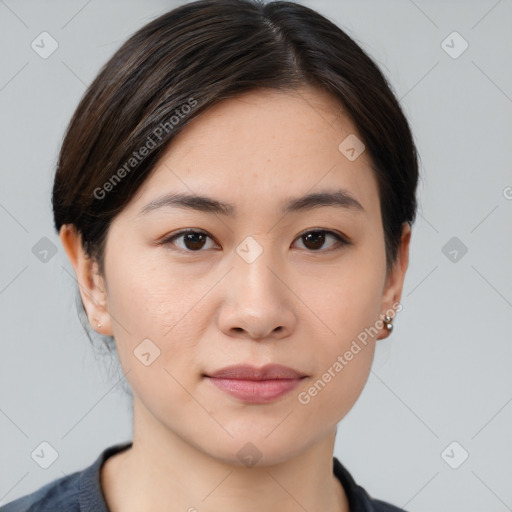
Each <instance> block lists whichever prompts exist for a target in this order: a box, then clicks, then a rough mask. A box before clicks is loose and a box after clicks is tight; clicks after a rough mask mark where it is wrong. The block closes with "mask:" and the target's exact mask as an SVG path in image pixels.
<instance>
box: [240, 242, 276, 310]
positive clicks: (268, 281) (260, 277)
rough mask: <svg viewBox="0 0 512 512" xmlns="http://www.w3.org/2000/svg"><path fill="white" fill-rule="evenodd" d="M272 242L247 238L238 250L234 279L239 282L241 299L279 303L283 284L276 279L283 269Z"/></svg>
mask: <svg viewBox="0 0 512 512" xmlns="http://www.w3.org/2000/svg"><path fill="white" fill-rule="evenodd" d="M270 244H271V242H270V241H269V242H268V243H265V242H264V241H262V240H261V239H260V240H259V241H258V240H256V239H255V238H254V237H251V236H249V237H247V238H245V239H244V240H243V241H242V242H241V243H240V244H239V245H238V246H237V248H236V255H234V261H233V265H234V268H233V271H232V273H233V278H234V279H235V280H236V281H237V291H238V292H240V293H241V295H240V298H242V296H245V299H248V300H250V299H251V297H253V298H254V299H255V300H261V299H265V300H266V301H268V302H272V301H274V302H275V301H277V300H278V299H280V298H281V296H282V290H281V289H280V288H281V287H282V283H280V282H279V279H277V278H276V274H278V275H279V269H280V268H282V266H281V263H280V262H279V261H278V259H277V257H276V255H275V251H273V249H272V247H271V246H270Z"/></svg>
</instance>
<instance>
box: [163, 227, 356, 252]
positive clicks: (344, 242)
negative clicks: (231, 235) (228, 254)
mask: <svg viewBox="0 0 512 512" xmlns="http://www.w3.org/2000/svg"><path fill="white" fill-rule="evenodd" d="M190 233H191V234H199V235H205V236H207V237H208V238H210V239H211V240H213V238H212V237H211V236H210V235H209V234H208V233H207V232H206V231H203V230H200V229H185V230H182V231H179V232H178V233H174V234H173V235H171V236H169V237H167V238H165V239H164V240H162V242H161V245H171V244H172V242H174V240H176V239H178V238H180V237H183V236H184V235H187V234H190ZM310 233H323V234H327V235H332V236H333V237H334V238H335V239H336V242H337V243H336V244H335V245H334V246H333V247H331V248H330V249H327V250H322V249H316V250H314V249H311V250H308V249H306V250H307V252H311V253H326V252H331V251H335V250H339V249H342V248H343V247H344V246H347V245H352V242H350V241H349V240H348V239H347V238H346V237H343V236H342V235H340V234H338V233H336V232H335V231H331V230H328V229H320V228H318V229H308V230H307V231H304V232H303V233H301V234H300V235H299V236H298V237H297V238H296V239H295V240H298V239H300V238H303V237H304V236H306V235H308V234H310ZM171 250H173V251H178V252H181V253H188V254H190V253H199V252H205V250H203V249H199V250H197V251H193V250H190V249H182V248H174V249H171Z"/></svg>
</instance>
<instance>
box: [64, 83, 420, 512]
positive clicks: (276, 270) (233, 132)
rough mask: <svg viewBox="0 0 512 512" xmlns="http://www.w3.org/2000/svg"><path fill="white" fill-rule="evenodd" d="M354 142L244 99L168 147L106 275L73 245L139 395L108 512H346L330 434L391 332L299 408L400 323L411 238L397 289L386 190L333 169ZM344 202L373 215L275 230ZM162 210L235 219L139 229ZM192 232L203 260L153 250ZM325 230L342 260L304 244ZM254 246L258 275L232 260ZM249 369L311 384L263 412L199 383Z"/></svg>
mask: <svg viewBox="0 0 512 512" xmlns="http://www.w3.org/2000/svg"><path fill="white" fill-rule="evenodd" d="M349 134H356V135H358V134H357V130H356V129H355V128H354V125H353V124H352V122H351V121H350V119H349V118H348V116H347V115H345V113H344V112H343V110H340V105H339V103H337V101H336V100H335V99H334V98H333V97H331V96H330V95H328V94H327V93H324V92H322V91H319V90H316V89H313V88H309V87H303V88H302V89H300V91H298V92H295V93H292V92H278V91H267V90H265V91H263V90H258V91H251V92H249V93H246V94H244V95H243V96H241V97H239V98H237V99H229V100H225V101H223V102H222V103H219V104H217V105H216V106H214V107H212V108H210V109H209V110H208V111H206V112H205V113H204V114H203V115H201V116H200V117H198V118H196V119H195V120H193V121H192V122H191V124H189V125H188V126H187V127H186V128H185V129H184V130H183V131H182V132H181V133H180V134H178V136H177V137H175V139H174V140H173V142H172V143H171V145H170V147H169V148H168V150H167V152H166V153H165V154H164V156H163V157H162V158H161V160H160V162H159V163H158V165H157V166H156V167H155V169H154V171H153V173H152V174H151V175H150V177H149V178H148V179H147V180H146V181H145V183H144V184H143V186H142V188H141V189H140V190H139V191H138V193H137V194H136V196H134V197H133V198H132V200H131V202H130V203H129V204H128V205H127V206H126V207H125V208H124V210H123V211H121V212H120V213H119V214H118V215H117V217H116V218H115V219H114V221H113V223H112V225H111V227H110V229H109V232H108V237H107V241H106V250H105V273H104V275H100V274H99V273H98V271H97V270H98V266H97V264H96V262H94V261H91V260H90V259H88V258H87V256H86V254H85V253H84V251H83V248H82V244H81V239H80V235H79V234H77V233H76V232H75V230H74V229H73V226H71V225H67V226H64V227H63V228H62V230H61V233H60V237H61V240H62V243H63V246H64V247H65V249H66V252H67V254H68V257H69V259H70V261H71V263H72V265H73V267H74V269H75V272H76V275H77V279H78V281H79V283H80V291H81V294H82V300H83V302H84V306H85V308H86V310H87V314H88V316H89V319H90V321H91V325H92V326H93V327H94V328H95V329H96V330H97V331H98V332H100V333H101V334H104V335H113V336H114V337H115V340H116V345H117V348H118V353H119V357H120V361H121V365H122V367H123V369H124V371H125V373H126V374H127V376H126V377H127V380H128V382H129V383H130V385H131V387H132V389H133V392H134V434H133V447H132V448H131V449H130V450H127V451H125V452H122V453H121V454H118V455H116V456H113V457H111V458H110V459H108V460H107V462H106V463H105V464H104V466H103V468H102V473H101V482H102V486H103V489H104V494H105V497H106V500H107V503H108V506H109V508H110V509H111V510H112V511H113V512H121V511H123V512H131V511H134V512H135V511H140V510H151V511H154V512H159V511H164V510H165V511H166V512H169V511H171V512H172V511H178V510H179V511H185V510H190V511H193V510H194V508H192V507H195V509H197V510H198V511H200V512H208V511H218V510H227V511H235V510H236V511H237V512H240V511H261V510H266V511H269V512H272V511H280V512H283V511H285V512H286V511H296V510H303V509H306V510H325V511H332V512H334V511H338V512H339V511H348V502H347V499H346V495H345V492H344V490H343V487H342V486H341V484H340V483H339V481H338V480H337V479H336V478H335V477H334V476H333V473H332V456H333V450H334V441H335V436H336V427H337V423H338V422H339V421H340V420H341V419H342V418H343V417H344V416H345V415H346V414H347V413H348V411H349V410H350V409H351V407H352V406H353V405H354V403H355V401H356V400H357V398H358V397H359V395H360V394H361V392H362V390H363V388H364V385H365V383H366V381H367V378H368V375H369V372H370V368H371V364H372V361H373V355H374V349H375V344H376V342H377V340H379V339H383V338H385V337H386V336H388V331H387V330H386V329H385V328H381V329H380V330H379V331H378V334H377V335H375V336H374V337H373V338H372V337H370V338H369V339H368V343H367V345H366V346H364V348H363V349H362V350H361V351H360V352H359V353H358V354H357V355H355V356H354V357H353V359H352V360H351V361H350V362H349V363H348V364H347V365H346V366H345V367H344V368H343V370H342V371H341V372H339V373H338V374H336V376H335V377H334V378H332V380H331V381H330V382H329V383H328V384H327V385H326V386H325V387H324V388H323V389H322V390H321V391H320V392H319V393H318V394H317V395H316V396H314V397H313V398H311V400H310V401H309V403H307V404H302V403H300V402H299V400H298V394H299V393H300V392H301V391H305V390H306V391H307V390H308V389H309V388H310V387H311V386H312V384H313V383H315V382H316V381H318V379H319V378H321V377H322V375H323V374H324V373H325V372H326V371H327V369H328V368H329V367H332V366H333V363H334V362H335V361H336V360H337V357H338V356H339V355H343V354H344V353H345V352H346V351H347V350H348V349H349V348H350V346H351V343H352V342H353V340H355V339H356V337H357V335H358V334H359V333H361V332H362V331H364V329H365V328H368V327H370V326H373V325H375V324H376V321H377V320H378V319H379V318H382V315H383V314H386V313H385V312H386V311H389V310H392V308H393V305H394V304H395V308H396V303H398V302H399V300H400V297H401V293H402V286H403V281H404V277H405V272H406V269H407V265H408V258H409V242H410V235H411V233H410V228H409V226H408V224H404V229H403V235H402V241H401V245H400V248H399V253H398V257H397V259H396V261H395V262H394V264H393V267H392V269H391V271H390V272H389V273H386V260H385V246H384V233H383V227H382V219H381V214H380V202H379V194H378V188H377V181H376V178H375V176H374V173H373V171H372V170H371V168H370V157H369V154H368V152H366V151H365V152H363V153H362V154H361V155H360V156H359V157H358V158H357V159H356V160H354V161H349V160H348V159H347V158H346V157H345V156H344V155H343V154H342V153H341V152H340V151H339V149H338V146H339V144H340V143H341V141H343V140H344V139H345V138H346V137H347V136H348V135H349ZM359 138H360V139H362V137H359ZM341 187H342V188H344V189H345V190H347V191H349V192H350V193H351V195H353V196H354V197H355V198H356V199H357V200H358V201H359V202H360V203H361V205H362V206H363V208H364V211H362V212H359V211H356V210H349V209H343V208H340V207H336V206H322V207H318V208H314V209H310V210H307V211H299V212H292V213H288V214H286V215H284V216H283V215H282V214H281V213H280V208H281V205H282V203H284V202H285V200H287V199H289V198H292V197H299V196H302V195H304V194H306V193H310V192H315V191H319V190H326V189H328V190H335V189H339V188H341ZM168 192H193V193H198V194H199V193H200V194H204V195H208V196H210V197H213V198H216V199H218V200H220V201H224V202H230V203H233V205H234V206H235V207H236V210H237V215H236V216H235V217H229V216H225V215H221V214H214V213H206V212H200V211H194V210H192V209H182V208H176V207H163V208H160V209H155V210H152V211H151V212H149V213H147V214H145V215H139V211H140V210H141V209H142V208H143V207H144V206H145V205H147V204H148V203H150V202H151V201H152V200H154V199H156V198H158V197H160V196H161V195H163V194H165V193H168ZM184 228H194V229H198V230H202V231H205V232H207V234H208V235H209V237H210V238H208V237H207V238H206V239H205V240H204V241H203V246H201V244H200V243H198V242H197V239H196V241H195V244H188V245H186V241H185V239H184V237H181V238H178V239H175V240H174V242H173V243H174V245H173V243H172V242H169V243H167V244H161V243H159V242H160V241H161V240H162V239H163V238H164V237H165V236H168V235H170V234H173V233H176V232H178V231H179V230H182V229H184ZM314 228H316V231H318V230H319V229H320V228H321V229H324V230H330V231H334V232H338V233H340V234H342V235H344V236H345V237H346V238H348V239H349V240H350V241H351V242H352V244H351V245H344V246H343V245H340V246H338V244H337V241H336V239H335V238H333V237H332V236H331V235H329V234H327V235H326V237H325V241H324V243H323V245H322V242H321V241H320V242H317V244H316V246H315V244H314V243H312V242H309V243H308V241H307V240H305V239H304V237H303V236H302V235H303V234H304V232H306V231H315V229H314ZM248 236H251V237H253V238H254V239H255V240H256V241H257V242H258V243H259V245H260V246H261V248H262V250H263V252H262V253H261V254H260V256H259V257H258V258H257V259H256V260H255V261H253V262H251V263H248V262H247V261H246V260H244V259H243V258H242V257H240V255H239V254H238V253H237V251H236V248H237V246H238V245H239V244H240V243H241V242H242V241H243V240H244V239H245V238H246V237H248ZM191 247H192V250H191V249H190V248H191ZM315 247H318V249H317V250H315ZM194 248H195V249H196V251H195V252H194V250H193V249H194ZM180 249H181V251H182V252H180V251H179V250H180ZM187 250H188V252H187ZM98 323H101V328H98V327H97V324H98ZM146 338H149V339H151V340H152V342H153V343H154V344H155V345H156V346H157V347H158V348H159V350H160V356H159V357H158V358H156V359H155V360H154V362H152V363H151V364H150V365H149V366H145V365H144V364H142V363H141V361H140V360H139V359H138V358H137V357H135V356H134V353H133V351H134V349H135V348H136V347H137V346H138V345H139V344H140V343H141V342H142V340H144V339H146ZM241 363H250V364H252V365H253V366H263V365H265V364H267V363H278V364H283V365H286V366H289V367H292V368H294V369H296V370H299V371H301V372H303V373H305V374H306V375H307V377H306V378H305V379H303V381H301V384H300V386H299V387H298V388H296V389H294V390H293V391H291V392H290V393H288V394H287V395H285V396H283V397H280V398H279V399H277V400H275V401H274V402H272V403H269V404H256V405H255V404H246V403H244V402H242V401H240V400H238V399H236V398H233V397H231V396H229V395H227V394H225V393H223V392H222V391H220V390H218V389H217V388H216V387H214V386H212V385H211V383H210V382H208V381H207V380H206V379H205V378H204V377H203V373H207V372H212V371H214V370H217V369H220V368H223V367H225V366H228V365H232V364H241ZM248 442H250V443H252V444H253V445H254V446H255V447H256V448H257V450H258V453H259V454H260V457H261V458H260V459H259V461H258V462H257V464H256V465H254V466H253V467H247V466H244V464H242V462H241V461H240V460H239V458H238V456H237V453H238V452H239V450H241V449H242V448H243V447H244V446H245V445H246V443H248Z"/></svg>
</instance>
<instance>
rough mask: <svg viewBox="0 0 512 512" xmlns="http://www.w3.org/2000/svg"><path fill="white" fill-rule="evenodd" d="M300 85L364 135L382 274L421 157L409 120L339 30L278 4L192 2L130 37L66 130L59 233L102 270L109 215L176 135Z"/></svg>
mask: <svg viewBox="0 0 512 512" xmlns="http://www.w3.org/2000/svg"><path fill="white" fill-rule="evenodd" d="M302 85H313V86H316V87H318V88H320V89H322V90H325V91H328V92H329V93H331V94H332V95H333V96H334V97H335V98H337V99H338V100H339V103H340V106H342V107H343V108H344V111H345V112H346V113H347V114H348V115H349V116H350V118H351V121H352V122H353V123H354V125H355V127H356V128H357V130H358V133H359V134H360V136H361V137H362V139H363V143H364V144H365V146H366V151H368V153H369V156H370V160H371V163H372V168H373V171H374V172H375V175H376V178H377V181H378V188H379V197H380V205H381V215H382V222H383V229H384V236H385V247H386V263H387V268H388V270H389V268H390V267H391V264H392V263H393V262H394V261H395V259H396V256H397V249H398V246H399V243H400V237H401V232H402V227H403V226H402V224H403V223H404V222H408V223H409V224H412V223H413V222H414V218H415V215H416V207H417V203H416V197H415V194H416V185H417V181H418V157H417V152H416V147H415V144H414V141H413V137H412V134H411V131H410V128H409V125H408V122H407V120H406V118H405V116H404V114H403V112H402V110H401V108H400V106H399V103H398V101H397V99H396V98H395V96H394V94H393V92H392V91H391V88H390V86H389V84H388V83H387V81H386V79H385V78H384V76H383V75H382V73H381V72H380V70H379V69H378V67H377V66H376V64H375V63H374V62H373V61H372V59H371V58H370V57H369V56H368V55H367V54H366V53H365V52H364V51H363V50H362V49H361V48H360V47H359V46H358V45H357V44H356V43H355V42H354V41H353V40H352V39H351V38H350V37H349V36H348V35H347V34H346V33H345V32H343V31H342V30H341V29H340V28H339V27H338V26H336V25H335V24H333V23H332V22H331V21H329V20H328V19H326V18H325V17H323V16H321V15H320V14H318V13H317V12H315V11H314V10H312V9H310V8H307V7H305V6H302V5H299V4H295V3H292V2H286V1H275V2H269V3H265V2H262V1H258V0H200V1H196V2H192V3H188V4H186V5H183V6H181V7H178V8H176V9H173V10H172V11H170V12H168V13H166V14H164V15H162V16H160V17H158V18H156V19H155V20H153V21H152V22H150V23H148V24H147V25H145V26H144V27H142V28H141V29H140V30H138V31H137V32H136V33H135V34H134V35H132V36H131V37H130V38H129V39H128V40H127V41H126V42H125V43H124V44H123V45H122V46H121V48H120V49H119V50H118V51H117V52H116V53H115V54H114V56H113V57H112V58H111V59H110V60H109V61H108V62H107V63H106V64H105V65H104V67H103V68H102V70H101V71H100V73H99V75H98V76H97V77H96V79H95V80H94V81H93V82H92V84H91V85H90V86H89V88H88V89H87V91H86V93H85V95H84V97H83V98H82V100H81V102H80V104H79V105H78V108H77V109H76V112H75V113H74V115H73V117H72V119H71V122H70V124H69V127H68V130H67V133H66V135H65V138H64V141H63V144H62V149H61V152H60V156H59V161H58V167H57V171H56V175H55V182H54V187H53V210H54V222H55V228H56V229H57V231H59V230H60V228H61V226H62V225H63V224H73V225H74V226H75V227H76V229H77V231H78V232H79V233H80V234H81V236H82V243H83V247H84V249H85V251H86V253H87V254H88V256H90V257H92V258H94V259H96V260H97V261H98V263H99V266H100V271H101V272H103V260H104V246H105V240H106V235H107V232H108V228H109V226H110V224H111V222H112V220H113V218H114V217H115V216H116V215H117V214H118V213H120V212H121V210H122V209H123V208H124V207H125V206H126V205H127V204H128V202H129V201H130V199H131V198H132V197H133V196H134V194H135V193H136V191H137V190H138V188H139V187H140V186H141V185H142V183H143V182H144V181H145V180H146V179H147V178H148V176H149V175H150V173H151V171H152V169H154V168H155V164H156V163H157V161H158V160H159V158H160V156H161V155H162V154H163V152H164V151H165V149H166V147H167V146H168V145H169V143H170V141H171V140H172V139H173V137H174V136H175V135H176V134H177V133H179V132H180V131H181V130H183V128H185V126H187V124H188V123H189V122H190V121H191V120H192V119H194V118H195V117H197V116H198V115H199V114H201V113H202V112H204V111H205V110H207V109H208V108H210V107H212V106H213V105H215V104H216V103H218V102H220V101H222V100H225V99H228V98H233V97H235V96H238V95H241V94H243V93H244V92H248V91H250V90H254V89H258V88H271V89H277V90H284V91H286V90H293V89H295V88H298V87H300V86H302ZM340 142H341V141H340Z"/></svg>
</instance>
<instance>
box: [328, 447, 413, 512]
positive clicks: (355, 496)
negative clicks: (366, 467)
mask: <svg viewBox="0 0 512 512" xmlns="http://www.w3.org/2000/svg"><path fill="white" fill-rule="evenodd" d="M333 469H334V474H335V476H336V477H337V478H338V479H339V481H340V482H341V485H342V486H343V488H344V490H345V493H346V495H347V499H348V503H349V506H350V510H351V512H407V511H406V510H404V509H403V508H399V507H397V506H395V505H392V504H391V503H387V502H385V501H382V500H378V499H375V498H372V497H371V496H370V495H369V494H368V492H367V491H366V490H365V489H364V488H363V487H361V486H360V485H358V484H357V483H356V482H355V480H354V478H353V477H352V475H351V474H350V473H349V471H348V470H347V468H345V466H343V465H342V464H341V462H340V461H339V460H338V459H337V458H336V457H334V458H333Z"/></svg>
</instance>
